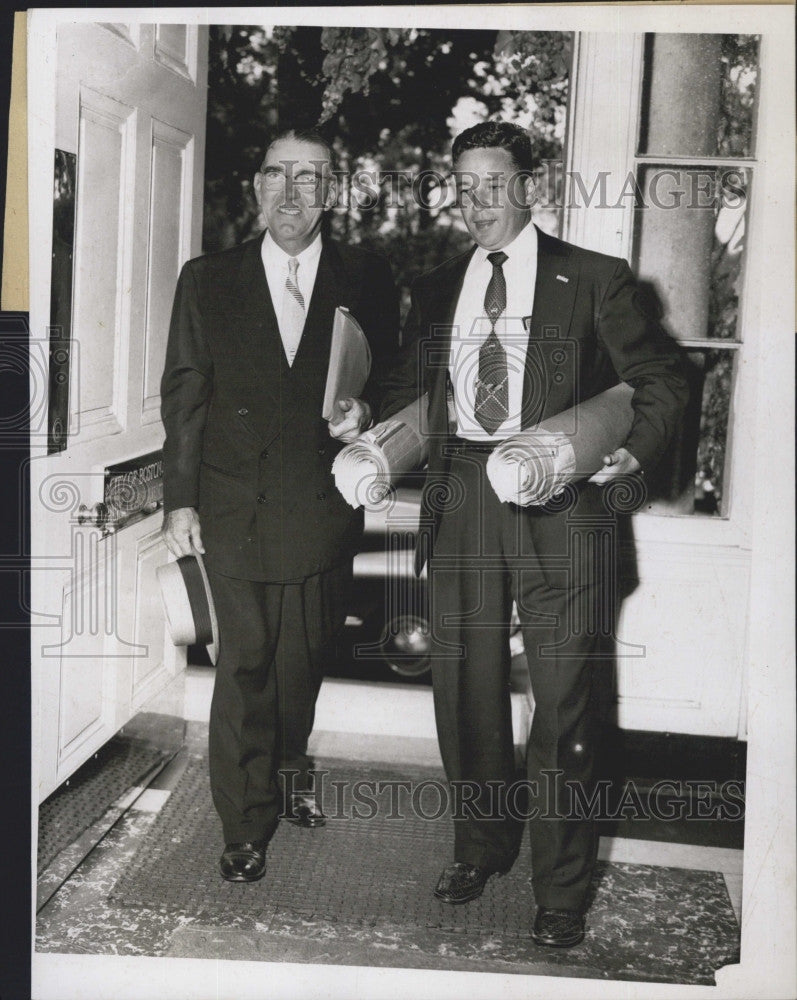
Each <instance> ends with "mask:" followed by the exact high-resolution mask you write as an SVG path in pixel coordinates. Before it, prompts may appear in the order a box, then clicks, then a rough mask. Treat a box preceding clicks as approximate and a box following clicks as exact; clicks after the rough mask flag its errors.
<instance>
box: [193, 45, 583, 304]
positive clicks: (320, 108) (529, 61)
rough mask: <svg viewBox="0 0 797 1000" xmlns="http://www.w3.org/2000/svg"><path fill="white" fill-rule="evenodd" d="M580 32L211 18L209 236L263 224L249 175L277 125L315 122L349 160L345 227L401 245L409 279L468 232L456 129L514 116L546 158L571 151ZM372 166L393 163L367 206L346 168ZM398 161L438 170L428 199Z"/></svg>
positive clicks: (426, 183)
mask: <svg viewBox="0 0 797 1000" xmlns="http://www.w3.org/2000/svg"><path fill="white" fill-rule="evenodd" d="M570 41H571V36H570V35H569V34H567V33H560V32H495V31H472V30H466V29H452V30H442V29H388V28H368V27H344V28H332V27H326V28H291V27H282V28H275V29H268V28H265V27H245V26H244V27H242V26H235V27H229V26H227V27H214V28H212V29H211V54H210V90H209V104H210V107H209V114H208V154H207V159H206V194H207V198H206V214H205V223H206V225H205V248H206V249H215V248H220V247H224V246H229V245H231V244H233V243H235V242H238V241H240V240H241V239H244V238H246V237H247V236H249V235H251V234H252V233H254V232H256V231H257V230H258V229H259V227H260V223H259V220H258V213H257V208H256V205H255V203H254V200H253V198H252V196H251V180H250V178H251V176H252V174H253V173H254V171H255V170H256V169H257V167H258V165H259V162H260V160H261V158H262V155H263V151H264V150H265V148H266V147H267V145H268V143H269V141H270V138H271V137H272V136H273V135H274V133H275V132H276V130H277V129H278V128H279V127H281V126H295V127H313V126H315V127H320V129H321V131H322V132H323V133H324V134H325V135H326V137H327V138H328V139H329V141H330V142H331V143H332V145H333V147H334V149H335V151H336V154H337V158H338V160H339V163H338V168H339V170H340V171H341V189H342V190H341V198H340V205H339V207H338V208H337V209H336V211H335V212H334V213H333V219H332V229H333V231H334V232H335V233H336V234H338V235H340V236H342V237H345V238H346V239H349V240H354V241H356V242H361V243H363V244H364V245H367V246H371V247H374V248H379V249H382V250H384V251H385V252H386V253H388V254H389V256H390V258H391V261H392V262H393V264H394V268H395V271H396V274H397V278H398V280H399V281H400V283H401V284H402V285H403V286H404V287H405V288H406V286H408V285H409V283H410V281H411V279H412V277H414V274H415V273H418V272H419V271H421V270H423V269H426V268H428V267H431V266H433V265H434V264H436V263H438V262H439V261H440V260H442V259H444V258H445V257H446V256H449V255H450V254H452V253H455V252H456V251H457V250H459V249H461V248H462V247H464V246H465V245H467V243H468V240H467V237H466V236H465V234H464V232H463V231H462V229H461V225H460V223H459V220H458V218H457V217H456V214H455V213H453V212H452V211H451V209H452V205H453V197H448V198H447V199H445V200H444V199H443V197H442V195H443V194H444V192H443V191H442V189H441V182H440V180H439V178H447V177H448V176H449V175H450V170H451V165H450V161H449V149H450V144H451V138H452V135H453V134H455V133H456V132H457V131H459V130H460V129H461V128H463V127H466V125H468V124H473V123H474V122H475V121H477V120H482V119H488V118H503V119H506V120H514V121H518V122H520V123H521V124H523V125H524V126H525V127H527V128H528V129H529V132H530V135H531V138H532V145H533V149H534V152H535V155H536V156H537V158H538V159H539V160H551V159H554V160H555V159H560V158H561V155H562V139H563V133H564V117H565V110H566V102H567V85H568V74H569V61H570ZM362 170H368V171H371V172H373V174H374V176H378V175H381V176H382V181H381V183H380V184H379V185H378V192H377V195H376V197H375V198H373V199H371V203H369V204H368V205H367V206H366V205H363V204H362V203H361V202H358V201H357V199H356V197H354V195H355V194H356V192H355V191H354V190H353V189H352V187H351V184H350V181H348V180H347V179H346V178H347V177H349V178H350V177H351V176H352V175H355V174H356V173H357V172H358V171H362ZM397 172H398V173H399V174H401V176H402V177H404V178H408V177H415V176H423V177H424V178H425V179H424V180H423V183H422V184H421V185H420V187H419V188H418V189H416V194H420V195H421V203H420V204H419V203H418V199H417V198H413V197H411V193H410V190H409V186H408V184H407V182H406V181H404V182H401V183H399V182H398V181H397V180H396V173H397ZM391 173H392V175H393V176H392V177H391V176H389V175H390V174H391ZM435 174H436V175H437V176H435ZM397 184H399V187H400V188H401V190H400V191H397V187H396V185H397ZM402 185H403V186H402ZM397 193H398V194H400V196H401V204H400V206H399V207H398V208H396V204H395V202H396V194H397ZM452 193H453V192H452Z"/></svg>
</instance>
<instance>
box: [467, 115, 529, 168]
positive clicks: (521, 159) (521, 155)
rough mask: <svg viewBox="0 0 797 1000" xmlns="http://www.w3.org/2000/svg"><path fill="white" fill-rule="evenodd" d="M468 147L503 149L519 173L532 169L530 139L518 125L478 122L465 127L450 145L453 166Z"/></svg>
mask: <svg viewBox="0 0 797 1000" xmlns="http://www.w3.org/2000/svg"><path fill="white" fill-rule="evenodd" d="M468 149H505V150H506V151H507V153H509V155H510V156H511V157H512V159H513V161H514V163H515V166H516V167H517V169H518V170H519V171H520V172H521V173H524V174H525V173H531V172H532V171H533V170H534V157H533V156H532V154H531V139H530V138H529V134H528V132H527V131H526V130H525V129H524V128H521V127H520V125H513V124H511V123H510V122H479V124H478V125H472V126H471V127H470V128H466V129H465V131H464V132H460V133H459V135H458V136H457V137H456V139H454V143H453V145H452V147H451V160H452V162H453V164H454V167H456V165H457V160H458V159H459V158H460V156H462V154H463V153H464V152H465V151H466V150H468Z"/></svg>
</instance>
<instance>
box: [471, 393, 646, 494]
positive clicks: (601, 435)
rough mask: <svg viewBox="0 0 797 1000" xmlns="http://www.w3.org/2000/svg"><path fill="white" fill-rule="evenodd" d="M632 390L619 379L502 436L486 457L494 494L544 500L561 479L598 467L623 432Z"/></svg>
mask: <svg viewBox="0 0 797 1000" xmlns="http://www.w3.org/2000/svg"><path fill="white" fill-rule="evenodd" d="M633 394H634V390H633V389H632V388H631V386H630V385H627V384H626V383H625V382H621V383H619V385H616V386H613V387H612V388H611V389H607V390H606V392H602V393H600V395H598V396H593V397H592V399H588V400H586V401H585V402H583V403H579V405H578V406H574V407H572V408H571V409H569V410H564V411H563V412H562V413H558V414H557V415H556V416H555V417H549V418H548V419H547V420H543V421H542V422H541V423H540V424H539V425H538V426H537V427H535V428H534V429H533V430H528V431H521V432H520V433H519V434H514V435H513V436H512V437H510V438H506V440H504V441H501V442H500V443H499V444H498V445H496V448H495V450H494V451H493V452H492V454H491V455H490V457H489V458H488V459H487V477H488V479H489V480H490V484H491V485H492V487H493V489H494V490H495V494H496V496H497V497H498V499H499V500H501V501H502V502H504V503H516V504H518V505H519V506H521V507H529V506H533V505H539V504H544V503H546V502H547V501H548V500H550V498H551V497H552V496H553V495H554V494H555V493H558V492H559V490H561V489H562V487H563V486H564V485H565V484H566V483H569V482H573V481H574V480H576V479H582V478H583V477H585V476H591V475H592V474H593V473H594V472H597V471H598V469H600V468H601V467H602V466H603V456H604V455H606V454H608V453H609V452H612V451H614V450H615V449H616V448H619V447H620V446H621V445H622V444H623V442H624V441H625V440H626V438H627V437H628V433H629V431H630V430H631V423H632V421H633V417H634V411H633V408H632V406H631V397H632V396H633Z"/></svg>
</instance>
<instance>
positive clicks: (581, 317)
mask: <svg viewBox="0 0 797 1000" xmlns="http://www.w3.org/2000/svg"><path fill="white" fill-rule="evenodd" d="M537 235H538V257H537V276H536V285H535V292H534V307H533V312H532V316H531V318H530V335H529V349H528V354H527V357H526V371H525V378H524V389H523V404H522V405H523V408H522V418H521V424H522V427H523V428H529V427H533V426H535V425H536V424H537V423H539V421H541V420H545V419H546V418H547V417H550V416H554V415H555V414H557V413H561V412H562V411H563V410H566V409H568V408H569V407H571V406H574V405H576V404H577V403H579V402H581V401H582V400H585V399H589V398H590V397H592V396H594V395H597V394H598V393H600V392H603V391H604V390H605V389H608V388H610V387H611V386H612V385H615V384H616V383H617V382H618V381H619V380H620V379H622V380H623V381H625V382H628V383H629V384H630V385H632V386H633V388H634V395H633V400H632V402H633V407H634V421H633V426H632V428H631V433H630V434H629V437H628V440H627V442H626V447H627V448H628V450H629V451H630V452H631V454H632V455H634V457H635V458H636V459H637V460H638V461H639V462H640V464H641V466H642V468H643V470H646V471H649V470H650V469H652V468H653V467H654V465H655V464H656V462H657V461H658V460H659V458H660V457H661V455H662V453H663V452H664V450H665V448H666V447H667V444H668V442H669V441H670V439H671V437H672V435H673V432H674V430H675V428H676V426H677V425H678V423H679V421H680V418H681V415H682V413H683V410H684V407H685V406H686V401H687V398H688V388H687V383H686V380H685V378H684V374H683V370H682V362H681V358H680V353H679V349H678V347H677V345H676V344H675V343H674V342H673V341H672V340H671V339H670V338H669V337H668V336H667V335H666V334H665V333H664V331H663V329H662V328H661V326H660V325H659V323H658V320H657V317H656V316H655V315H653V313H652V312H651V311H650V309H649V308H647V307H646V306H645V304H644V302H643V300H642V299H641V297H640V295H639V291H638V289H637V285H636V282H635V280H634V277H633V275H632V273H631V269H630V268H629V266H628V264H627V262H626V261H624V260H622V259H620V258H617V257H609V256H607V255H605V254H599V253H594V252H592V251H590V250H584V249H582V248H581V247H576V246H573V245H572V244H570V243H565V242H563V241H562V240H558V239H555V238H554V237H552V236H548V235H547V234H546V233H543V232H541V231H540V230H538V231H537ZM474 251H475V247H473V248H471V249H470V250H468V251H466V252H465V253H463V254H460V255H458V256H456V257H452V258H451V259H450V260H447V261H446V262H445V263H443V264H441V265H440V266H439V267H437V268H435V269H434V270H432V271H429V272H427V273H426V274H423V275H421V276H420V277H419V278H417V279H416V281H415V283H414V284H413V288H412V307H411V310H410V314H409V317H408V320H407V326H406V329H405V334H404V343H405V347H404V348H403V349H402V352H401V355H400V357H399V359H398V361H397V362H396V363H395V364H394V365H393V366H392V367H391V369H390V373H389V375H388V376H387V378H386V379H385V380H384V387H385V392H384V398H383V405H382V410H381V413H380V418H381V419H385V418H386V417H388V416H390V415H392V414H393V413H395V412H396V411H397V410H399V409H401V408H402V407H403V406H406V405H407V404H408V403H409V402H411V401H412V400H413V399H416V398H417V397H418V396H419V395H422V394H423V393H424V392H427V391H428V393H429V411H428V419H429V425H428V426H429V433H430V436H431V440H430V453H429V467H428V472H427V477H426V485H425V489H424V499H423V503H422V509H421V532H420V534H419V539H418V546H417V547H416V570H418V569H419V568H420V566H421V565H422V564H423V562H424V561H425V558H426V556H427V555H429V554H430V553H431V550H432V547H433V543H434V536H435V534H436V531H437V526H438V524H439V521H440V517H441V503H440V498H442V497H444V496H445V495H446V492H447V484H446V472H447V465H448V462H447V458H446V449H445V444H446V441H447V440H448V437H449V436H448V410H447V403H446V393H447V386H448V377H447V372H448V360H449V353H450V345H451V326H452V324H453V321H454V313H455V310H456V305H457V300H458V298H459V292H460V290H461V288H462V282H463V280H464V277H465V271H466V270H467V266H468V263H469V261H470V259H471V256H472V255H473V253H474ZM583 492H585V493H587V492H589V493H590V494H591V497H592V501H591V502H593V503H594V502H595V497H596V496H598V495H599V491H596V490H592V491H583ZM430 498H432V499H431V502H430ZM587 502H590V501H589V498H588V500H587ZM527 516H528V517H529V519H530V520H531V521H532V522H534V523H533V526H532V534H533V535H534V536H535V539H538V540H539V548H540V549H546V548H550V549H552V550H553V549H556V548H558V551H559V553H561V552H562V551H566V547H565V548H564V549H562V548H560V547H559V546H561V545H564V544H565V539H564V536H563V535H562V532H563V531H564V530H565V518H564V517H562V516H557V515H555V514H552V513H548V512H545V511H544V510H542V509H540V508H528V509H527Z"/></svg>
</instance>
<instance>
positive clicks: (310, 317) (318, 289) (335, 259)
mask: <svg viewBox="0 0 797 1000" xmlns="http://www.w3.org/2000/svg"><path fill="white" fill-rule="evenodd" d="M350 287H351V286H350V276H349V275H347V274H346V271H345V268H344V267H343V262H342V260H341V259H340V255H339V254H338V253H337V251H336V250H335V247H334V244H332V243H330V242H328V241H327V240H324V242H323V244H322V248H321V256H320V258H319V261H318V270H317V271H316V278H315V282H314V284H313V291H312V293H311V295H310V301H309V303H308V304H307V316H306V319H305V322H304V329H303V331H302V339H301V340H300V341H299V348H298V350H297V352H296V357H295V358H294V359H293V366H291V365H289V364H288V362H287V359H286V357H285V351H284V350H283V348H282V340H281V338H280V335H279V329H278V328H277V326H276V319H275V321H274V323H275V329H276V336H277V342H278V346H279V354H280V358H281V363H280V378H279V381H278V383H277V385H278V388H279V406H278V407H274V408H273V409H272V411H271V416H270V419H269V422H268V424H267V426H266V429H265V432H264V435H263V439H264V443H265V444H269V443H270V442H271V441H273V440H274V438H275V437H276V436H277V435H278V434H279V433H280V432H281V431H282V429H283V428H284V427H286V426H287V425H288V424H290V422H291V421H292V420H293V419H294V417H295V416H296V412H297V410H298V408H299V406H300V405H306V404H307V399H308V395H309V380H310V379H311V377H312V376H313V375H314V374H316V369H317V367H318V363H319V362H321V363H323V364H324V366H326V365H328V364H329V349H330V343H331V340H332V324H333V321H334V316H335V309H336V308H337V306H338V305H347V304H348V302H349V299H350ZM313 359H315V364H314V363H313ZM320 418H321V411H320V404H319V419H320Z"/></svg>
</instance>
